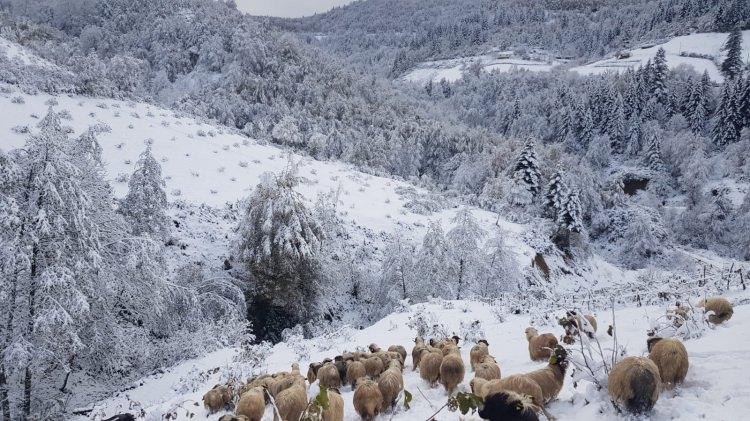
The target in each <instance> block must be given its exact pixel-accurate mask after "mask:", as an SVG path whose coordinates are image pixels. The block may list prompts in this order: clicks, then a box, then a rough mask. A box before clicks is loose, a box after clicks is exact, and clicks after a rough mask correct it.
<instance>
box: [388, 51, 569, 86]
mask: <svg viewBox="0 0 750 421" xmlns="http://www.w3.org/2000/svg"><path fill="white" fill-rule="evenodd" d="M560 64H562V62H560V61H557V60H548V61H544V60H541V59H523V58H520V57H517V56H514V53H513V52H512V51H500V52H494V53H487V54H483V55H477V56H470V57H461V58H456V59H449V60H437V61H428V62H424V63H420V64H418V65H417V66H416V67H415V68H414V69H413V70H411V71H409V72H408V73H406V74H405V75H404V76H402V80H404V81H407V82H412V83H418V84H422V85H423V84H425V83H427V82H429V81H430V80H432V81H433V82H440V81H441V80H443V79H445V80H446V81H447V82H455V81H457V80H459V79H461V78H462V77H463V75H464V73H466V72H468V71H469V69H470V68H472V67H475V66H479V68H480V69H481V70H482V71H484V72H501V73H502V72H509V71H513V70H529V71H532V72H548V71H550V70H552V69H553V68H555V67H556V66H558V65H560Z"/></svg>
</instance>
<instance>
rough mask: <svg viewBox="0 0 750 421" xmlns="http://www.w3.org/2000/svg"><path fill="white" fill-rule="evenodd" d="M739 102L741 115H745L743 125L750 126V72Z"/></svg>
mask: <svg viewBox="0 0 750 421" xmlns="http://www.w3.org/2000/svg"><path fill="white" fill-rule="evenodd" d="M739 103H740V104H739V106H740V116H742V117H744V119H743V121H742V125H743V126H745V127H748V128H750V74H748V75H747V79H745V83H744V84H743V86H742V94H741V95H740V99H739Z"/></svg>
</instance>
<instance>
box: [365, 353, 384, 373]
mask: <svg viewBox="0 0 750 421" xmlns="http://www.w3.org/2000/svg"><path fill="white" fill-rule="evenodd" d="M383 367H384V365H383V360H382V359H380V358H379V357H377V356H372V357H370V358H368V359H366V360H365V371H366V372H367V375H368V376H370V377H372V378H375V377H378V376H379V375H380V373H382V372H383Z"/></svg>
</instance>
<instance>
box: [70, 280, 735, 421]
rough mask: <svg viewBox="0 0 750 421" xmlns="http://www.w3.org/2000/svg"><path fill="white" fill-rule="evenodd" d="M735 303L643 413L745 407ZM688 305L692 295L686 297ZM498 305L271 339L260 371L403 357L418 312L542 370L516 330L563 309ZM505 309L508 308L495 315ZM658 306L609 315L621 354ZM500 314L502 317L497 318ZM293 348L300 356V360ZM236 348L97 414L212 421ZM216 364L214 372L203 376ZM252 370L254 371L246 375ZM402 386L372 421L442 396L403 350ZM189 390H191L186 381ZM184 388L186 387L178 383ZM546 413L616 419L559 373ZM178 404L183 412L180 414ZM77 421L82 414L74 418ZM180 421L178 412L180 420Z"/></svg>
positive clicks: (691, 345)
mask: <svg viewBox="0 0 750 421" xmlns="http://www.w3.org/2000/svg"><path fill="white" fill-rule="evenodd" d="M729 298H730V299H731V300H733V301H734V303H735V312H734V316H733V318H732V319H731V320H730V321H728V322H727V323H725V324H723V325H720V326H716V327H714V328H710V329H708V330H707V332H706V334H705V335H704V336H703V337H701V338H698V339H693V340H688V341H685V346H686V348H687V350H688V354H689V356H690V371H689V372H688V376H687V379H686V381H685V383H684V384H683V385H681V386H679V387H677V388H676V389H674V390H672V391H665V392H663V393H662V395H661V397H660V399H659V401H658V402H657V404H656V407H655V408H654V411H653V413H652V415H651V417H650V418H649V419H651V420H653V421H660V420H696V419H711V420H734V419H737V414H742V413H746V411H748V410H750V383H748V382H747V379H746V378H745V376H744V375H743V373H744V368H745V363H744V357H745V356H746V355H747V353H748V352H750V337H749V336H748V335H741V334H739V333H740V332H746V331H747V329H748V328H750V311H748V310H750V308H749V307H748V305H747V303H748V302H750V293H748V292H737V293H734V294H732V295H730V296H729ZM693 301H697V297H694V299H693ZM502 304H503V303H495V304H486V303H478V302H471V301H436V302H432V303H424V304H418V305H414V306H411V307H408V308H406V309H405V311H404V312H400V313H394V314H391V315H389V316H387V317H385V318H384V319H382V320H380V321H379V322H377V323H376V324H374V325H373V326H370V327H368V328H365V329H362V330H353V329H350V328H343V329H340V330H339V331H337V332H334V334H332V335H330V336H329V337H326V338H318V339H311V340H303V339H296V340H292V341H290V342H282V343H279V344H277V345H275V346H274V347H273V348H272V349H271V351H270V353H269V354H268V358H266V359H265V360H264V363H263V364H264V369H263V370H262V371H267V372H270V373H272V372H276V371H288V370H289V367H290V365H291V363H293V362H299V363H300V366H301V367H302V368H303V369H302V371H303V373H302V374H303V375H304V374H305V372H306V367H307V365H308V363H309V362H311V361H320V360H322V359H323V358H325V357H332V356H334V355H337V354H339V353H341V352H343V351H345V350H348V351H352V350H354V349H355V348H364V347H366V346H367V345H368V344H370V343H372V342H374V343H377V344H379V345H380V346H381V347H385V346H389V345H392V344H401V345H403V346H404V347H406V349H407V352H408V353H409V354H410V351H411V347H412V345H413V338H414V336H415V335H416V332H415V331H414V330H413V329H412V328H411V327H409V320H410V318H411V317H413V316H414V315H416V314H422V315H425V314H427V315H432V316H434V317H435V320H438V321H439V323H441V324H442V325H444V328H445V329H446V332H448V333H450V334H452V333H456V334H458V335H459V336H463V335H464V334H466V333H467V330H466V328H465V327H463V326H467V325H469V324H471V323H472V322H474V321H476V320H478V321H479V322H480V323H481V329H482V330H483V332H484V333H485V335H483V336H484V337H485V338H486V339H487V340H488V341H489V344H490V353H491V354H492V355H494V356H495V357H496V358H497V360H498V363H499V364H500V367H501V370H502V375H503V376H504V377H505V376H508V375H511V374H516V373H525V372H529V371H533V370H535V369H538V368H541V367H543V366H544V363H538V362H532V361H530V360H529V357H528V350H527V341H526V338H525V337H524V333H523V332H524V329H525V328H526V327H527V326H529V325H531V324H534V325H535V326H536V327H537V328H538V329H539V330H540V331H541V332H553V333H555V334H556V335H558V336H559V335H562V333H563V331H562V328H561V327H560V326H557V325H556V323H555V320H557V318H558V317H561V316H562V315H563V314H564V309H561V308H554V309H550V311H549V312H548V313H546V315H547V316H549V318H548V319H547V321H545V319H544V318H539V317H536V318H533V319H532V317H531V316H529V315H528V314H521V315H515V314H512V312H510V311H507V309H504V308H503V306H502ZM503 310H506V311H505V313H503ZM664 311H665V308H664V307H659V306H644V307H625V308H619V309H617V310H616V311H615V320H616V326H617V332H618V340H619V342H620V344H624V345H625V346H626V348H627V354H628V355H646V354H647V352H646V330H647V329H648V327H649V324H650V322H651V321H652V320H653V319H654V318H655V317H658V316H659V315H663V314H664ZM498 313H501V317H498V316H496V315H497V314H498ZM594 314H595V316H596V317H597V320H598V323H599V332H598V333H597V338H598V340H599V341H600V342H601V343H602V346H603V347H608V346H611V345H612V338H611V337H609V336H608V335H607V334H606V330H607V329H606V328H607V326H609V325H610V324H612V312H611V311H609V310H607V309H599V310H597V311H594ZM471 346H473V343H471V342H467V343H463V344H462V348H461V352H462V357H463V359H464V362H465V364H467V366H468V361H469V350H470V349H471ZM300 353H301V354H308V356H305V355H302V356H300ZM234 355H236V351H235V350H223V351H219V352H215V353H212V354H210V355H207V356H206V357H203V358H199V359H196V360H193V361H189V362H186V363H184V364H181V365H179V366H177V367H175V368H173V369H172V370H170V371H169V372H167V373H165V374H164V375H161V376H154V377H152V378H147V379H145V380H144V381H143V384H142V385H139V386H137V387H136V388H134V389H133V390H130V391H128V392H126V393H122V394H119V395H117V396H114V397H112V398H109V399H106V400H104V401H102V402H99V403H97V405H96V408H97V409H96V411H97V414H100V415H111V414H114V413H117V412H118V411H120V410H123V409H127V408H129V407H130V408H132V407H131V403H130V402H129V400H132V401H137V402H138V403H139V405H140V407H142V408H143V409H144V411H145V413H146V415H147V416H146V419H157V418H158V417H160V416H161V415H162V414H163V413H165V412H167V411H169V410H173V409H174V408H177V407H179V406H180V405H182V406H183V408H188V409H189V410H190V411H191V412H194V413H195V414H196V417H195V418H196V419H205V417H207V416H208V417H209V418H210V419H216V418H218V417H219V416H220V415H221V414H216V415H211V416H209V415H208V414H206V413H205V410H204V409H203V407H202V406H200V405H199V406H195V405H193V402H199V401H200V399H201V396H202V395H203V394H204V393H205V392H206V391H207V390H209V389H210V388H211V387H213V385H214V384H216V383H218V382H220V381H225V380H226V379H228V378H229V377H230V376H232V375H235V376H236V375H238V373H240V372H242V374H243V375H245V376H247V375H250V374H251V373H250V372H249V371H248V370H247V369H246V367H245V370H244V371H243V369H242V367H243V365H242V364H243V363H242V362H237V361H233V358H232V357H233V356H234ZM216 367H218V368H219V370H218V371H217V372H216V373H209V372H208V371H209V370H210V369H212V368H216ZM254 374H257V372H256V373H254ZM472 377H473V375H472V374H471V372H470V369H467V374H466V376H465V378H464V382H463V383H462V384H461V386H460V389H461V390H463V391H469V390H470V389H469V381H470V380H471V378H472ZM404 382H405V388H406V390H408V391H410V392H411V393H412V394H413V396H414V400H413V402H412V408H411V409H410V410H409V411H405V410H404V409H403V407H402V406H400V405H399V406H398V409H397V410H396V411H395V412H394V413H385V414H383V415H381V416H380V417H379V418H378V419H380V420H386V419H389V420H395V421H399V420H415V419H427V418H428V417H429V415H431V414H432V413H433V412H434V411H435V410H436V409H437V408H438V407H440V406H441V405H442V404H443V403H444V402H445V401H446V399H447V395H446V392H445V391H444V390H443V389H442V387H437V388H434V389H431V388H430V387H429V386H428V385H427V384H426V383H424V382H423V381H422V380H421V379H420V377H419V375H418V372H415V371H412V364H411V356H408V357H407V363H406V368H405V370H404ZM191 386H192V387H191ZM186 387H188V388H190V387H191V388H190V389H189V390H185V388H186ZM341 391H342V394H343V397H344V402H345V411H344V412H345V419H346V420H357V419H359V417H358V416H357V415H356V413H355V411H354V408H353V404H352V397H353V392H352V391H351V389H350V387H348V386H344V387H342V389H341ZM316 393H317V384H315V385H313V386H312V387H310V390H309V393H308V394H309V396H311V397H312V396H314V395H315V394H316ZM548 409H549V411H550V412H551V413H552V414H553V415H554V416H556V417H557V419H558V420H560V421H564V420H579V421H588V420H597V421H601V420H623V419H628V418H627V417H624V416H622V415H618V414H617V412H616V411H615V409H614V408H613V407H612V406H611V404H610V403H609V398H608V396H607V394H606V391H605V390H602V391H597V390H595V388H594V386H593V385H592V384H591V383H589V382H587V381H585V380H584V381H579V382H578V384H577V387H576V386H574V385H573V381H572V380H571V379H570V378H567V379H566V381H565V385H564V387H563V389H562V391H561V393H560V395H559V396H558V399H557V400H556V401H554V402H552V403H551V404H550V405H549V406H548ZM180 411H182V410H178V415H180V417H182V415H183V414H184V412H180ZM438 418H439V419H442V420H458V419H467V420H476V419H479V418H478V417H477V416H469V417H465V418H460V417H459V415H458V414H456V413H450V412H448V411H447V410H446V411H443V412H442V413H441V415H440V416H439V417H438ZM81 419H84V418H81ZM178 419H180V418H178ZM264 419H267V420H270V419H272V418H271V410H270V409H269V410H267V411H266V415H265V418H264Z"/></svg>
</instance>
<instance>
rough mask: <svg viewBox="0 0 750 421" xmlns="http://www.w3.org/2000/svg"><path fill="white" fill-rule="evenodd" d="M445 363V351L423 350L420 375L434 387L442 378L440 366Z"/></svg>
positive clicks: (420, 360)
mask: <svg viewBox="0 0 750 421" xmlns="http://www.w3.org/2000/svg"><path fill="white" fill-rule="evenodd" d="M442 363H443V353H442V352H441V353H436V352H430V351H428V350H424V351H422V356H421V357H420V359H419V377H421V378H422V379H423V380H425V381H426V382H427V383H429V384H430V387H434V386H435V383H437V381H438V379H439V378H440V366H441V365H442Z"/></svg>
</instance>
